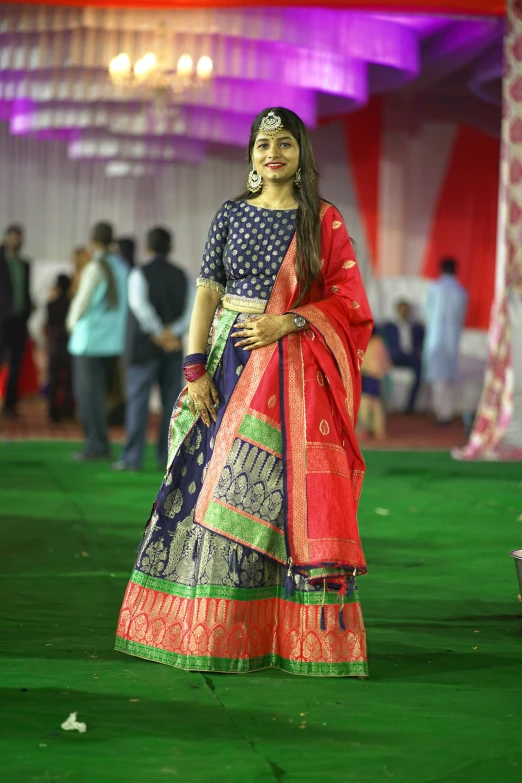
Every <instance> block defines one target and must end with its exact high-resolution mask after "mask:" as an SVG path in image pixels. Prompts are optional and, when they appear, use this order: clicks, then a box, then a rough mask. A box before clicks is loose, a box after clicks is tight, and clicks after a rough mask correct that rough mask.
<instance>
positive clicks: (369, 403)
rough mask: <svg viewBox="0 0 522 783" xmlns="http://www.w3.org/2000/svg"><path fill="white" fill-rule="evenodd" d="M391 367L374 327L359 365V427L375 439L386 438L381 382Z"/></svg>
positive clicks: (385, 350)
mask: <svg viewBox="0 0 522 783" xmlns="http://www.w3.org/2000/svg"><path fill="white" fill-rule="evenodd" d="M391 367H392V363H391V360H390V356H389V354H388V351H387V349H386V344H385V342H384V340H383V339H382V337H381V335H380V334H379V332H378V331H377V329H376V328H374V330H373V334H372V336H371V337H370V342H369V343H368V348H367V349H366V353H365V354H364V359H363V360H362V366H361V376H362V393H361V406H360V408H359V423H360V425H361V428H362V429H363V430H364V431H366V432H369V433H372V434H373V435H374V436H375V438H376V439H377V440H384V439H385V438H386V413H385V410H384V404H383V400H382V382H383V380H384V378H386V376H387V375H388V373H389V372H390V370H391Z"/></svg>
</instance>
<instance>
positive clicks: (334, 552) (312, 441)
mask: <svg viewBox="0 0 522 783" xmlns="http://www.w3.org/2000/svg"><path fill="white" fill-rule="evenodd" d="M372 325H373V322H372V317H371V313H370V310H369V307H368V302H367V300H366V296H365V293H364V289H363V286H362V281H361V277H360V274H359V271H358V267H357V263H356V261H355V257H354V253H353V248H352V243H351V241H350V238H349V236H348V233H347V230H346V228H345V226H344V223H343V220H342V217H341V215H340V214H339V212H338V211H337V210H336V208H335V207H334V206H332V205H331V204H329V203H328V202H325V201H321V199H320V197H319V191H318V176H317V172H316V170H315V165H314V159H313V153H312V148H311V144H310V138H309V135H308V132H307V130H306V128H305V126H304V124H303V123H302V121H301V120H300V119H299V117H297V115H296V114H294V113H293V112H291V111H289V110H287V109H282V108H274V109H267V110H265V111H263V112H262V113H261V114H260V115H259V116H258V117H257V118H256V119H255V121H254V123H253V126H252V133H251V138H250V143H249V175H248V191H247V192H245V193H244V194H243V195H242V196H241V197H239V198H237V199H235V200H232V201H227V202H226V203H225V204H223V206H222V207H221V208H220V209H219V211H218V212H217V214H216V216H215V218H214V220H213V222H212V225H211V227H210V232H209V236H208V241H207V245H206V248H205V254H204V258H203V264H202V267H201V274H200V277H199V279H198V292H197V298H196V302H195V305H194V312H193V316H192V322H191V327H190V336H189V354H190V355H189V357H187V360H186V362H185V374H186V378H187V380H188V384H187V387H186V388H185V389H184V391H183V392H182V393H181V395H180V397H179V399H178V401H177V404H176V406H175V409H174V412H173V416H172V425H171V439H170V449H169V461H168V467H167V472H166V474H165V478H164V480H163V482H162V485H161V487H160V490H159V493H158V495H157V498H156V501H155V503H154V505H153V508H152V512H151V516H150V519H149V521H148V523H147V526H146V528H145V532H144V536H143V539H142V542H141V545H140V548H139V551H138V557H137V560H136V563H135V567H134V570H133V572H132V575H131V579H130V582H129V584H128V587H127V591H126V593H125V598H124V601H123V606H122V609H121V613H120V619H119V625H118V635H117V642H116V649H118V650H120V651H122V652H126V653H129V654H131V655H136V656H139V657H142V658H147V659H149V660H153V661H158V662H160V663H166V664H169V665H172V666H178V667H181V668H184V669H196V670H205V671H225V672H249V671H253V670H256V669H260V668H264V667H267V666H276V667H279V668H281V669H284V670H286V671H289V672H292V673H295V674H309V675H323V676H325V675H326V676H347V675H355V676H358V677H364V676H367V661H366V642H365V631H364V625H363V620H362V614H361V609H360V604H359V596H358V591H357V586H356V584H355V577H356V576H357V575H358V574H364V573H365V572H366V564H365V560H364V555H363V552H362V548H361V544H360V540H359V533H358V525H357V518H356V511H357V503H358V499H359V494H360V489H361V484H362V478H363V472H364V463H363V460H362V457H361V454H360V451H359V448H358V445H357V442H356V440H355V436H354V426H355V422H356V416H357V410H358V406H359V400H360V387H361V382H360V372H359V370H360V363H361V359H362V356H363V355H364V350H365V348H366V345H367V343H368V340H369V337H370V334H371V329H372Z"/></svg>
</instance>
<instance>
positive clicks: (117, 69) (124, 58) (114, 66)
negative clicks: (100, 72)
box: [109, 52, 131, 84]
mask: <svg viewBox="0 0 522 783" xmlns="http://www.w3.org/2000/svg"><path fill="white" fill-rule="evenodd" d="M130 72H131V61H130V58H129V55H128V54H125V52H121V53H120V54H118V55H117V56H116V57H113V58H112V60H111V61H110V63H109V75H110V77H111V79H112V81H113V82H114V83H115V84H119V83H121V82H124V81H125V80H126V79H128V78H129V76H130Z"/></svg>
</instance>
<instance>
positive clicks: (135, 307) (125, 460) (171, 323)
mask: <svg viewBox="0 0 522 783" xmlns="http://www.w3.org/2000/svg"><path fill="white" fill-rule="evenodd" d="M171 250H172V238H171V234H170V232H169V231H167V230H166V229H165V228H160V227H156V228H153V229H151V230H150V231H149V232H148V234H147V251H148V253H149V255H150V256H151V260H150V261H149V262H148V263H147V264H145V265H144V266H142V267H141V268H140V267H135V268H134V269H133V270H132V271H131V273H130V275H129V315H128V321H127V337H126V344H125V366H126V409H125V429H126V442H125V445H124V447H123V451H122V454H121V459H120V461H119V462H116V463H115V465H114V469H115V470H140V468H141V466H142V463H143V450H144V447H145V442H146V437H147V425H148V420H149V397H150V392H151V390H152V387H153V385H154V384H155V383H157V384H158V385H159V389H160V395H161V406H162V417H161V424H160V429H159V433H158V441H157V458H158V461H159V463H160V465H161V467H162V468H164V467H165V465H166V463H167V451H168V432H169V425H170V418H171V414H172V409H173V407H174V403H175V402H176V399H177V397H178V395H179V393H180V391H181V386H182V364H183V354H182V350H181V338H182V337H183V335H184V334H185V332H187V331H188V328H189V325H190V316H191V313H192V306H193V303H194V298H195V286H194V284H193V283H192V281H191V280H190V279H189V278H188V276H187V275H186V274H185V272H184V271H183V270H182V269H180V268H179V267H178V266H175V265H174V264H172V263H171V262H170V261H169V255H170V252H171Z"/></svg>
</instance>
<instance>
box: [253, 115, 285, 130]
mask: <svg viewBox="0 0 522 783" xmlns="http://www.w3.org/2000/svg"><path fill="white" fill-rule="evenodd" d="M259 130H260V131H263V133H277V131H280V130H283V121H282V119H281V117H279V116H278V115H277V114H275V113H274V112H273V111H269V112H268V114H267V115H266V117H263V119H262V120H261V125H260V126H259Z"/></svg>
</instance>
